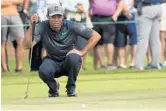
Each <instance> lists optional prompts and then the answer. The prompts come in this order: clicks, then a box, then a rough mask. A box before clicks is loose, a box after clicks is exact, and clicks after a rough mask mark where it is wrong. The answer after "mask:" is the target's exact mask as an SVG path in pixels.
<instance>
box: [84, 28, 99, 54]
mask: <svg viewBox="0 0 166 111" xmlns="http://www.w3.org/2000/svg"><path fill="white" fill-rule="evenodd" d="M100 39H101V36H100V35H99V34H98V33H97V32H96V31H94V30H93V32H92V36H91V37H90V39H89V40H88V42H87V44H86V46H85V47H84V48H83V49H82V50H81V53H82V55H85V54H86V53H87V52H88V50H89V49H90V48H92V47H93V46H95V45H96V43H97V42H98V41H99V40H100Z"/></svg>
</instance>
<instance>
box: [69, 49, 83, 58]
mask: <svg viewBox="0 0 166 111" xmlns="http://www.w3.org/2000/svg"><path fill="white" fill-rule="evenodd" d="M69 54H78V55H80V56H83V54H82V52H81V51H79V50H77V49H73V50H71V51H69V52H68V53H67V54H66V55H69Z"/></svg>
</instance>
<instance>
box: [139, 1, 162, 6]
mask: <svg viewBox="0 0 166 111" xmlns="http://www.w3.org/2000/svg"><path fill="white" fill-rule="evenodd" d="M160 4H161V3H155V4H153V3H144V2H143V3H142V6H153V5H160Z"/></svg>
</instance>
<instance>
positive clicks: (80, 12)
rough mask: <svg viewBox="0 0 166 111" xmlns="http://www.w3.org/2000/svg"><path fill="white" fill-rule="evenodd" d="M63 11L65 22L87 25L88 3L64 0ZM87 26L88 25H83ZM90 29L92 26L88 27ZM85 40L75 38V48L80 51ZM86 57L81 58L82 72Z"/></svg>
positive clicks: (79, 0) (85, 0)
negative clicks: (70, 21)
mask: <svg viewBox="0 0 166 111" xmlns="http://www.w3.org/2000/svg"><path fill="white" fill-rule="evenodd" d="M64 9H65V15H66V19H67V20H72V21H76V22H80V23H84V24H85V23H88V21H90V17H89V1H88V0H66V1H64ZM85 25H87V26H89V24H85ZM90 28H92V26H90ZM86 43H87V40H86V39H84V38H82V37H79V36H78V37H77V39H76V48H77V49H78V50H81V49H83V48H84V46H85V45H86ZM85 60H86V55H84V56H83V57H82V66H81V69H82V70H86V66H85Z"/></svg>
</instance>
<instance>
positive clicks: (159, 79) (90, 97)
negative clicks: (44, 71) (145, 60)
mask: <svg viewBox="0 0 166 111" xmlns="http://www.w3.org/2000/svg"><path fill="white" fill-rule="evenodd" d="M89 72H91V73H89ZM89 72H88V71H87V72H84V71H81V72H80V74H79V76H78V81H77V93H78V97H73V98H72V97H71V98H70V97H66V92H65V90H66V89H65V85H66V80H67V78H66V77H62V78H60V79H59V81H60V84H61V87H60V97H58V98H48V97H47V95H48V93H47V91H48V88H47V86H46V85H45V84H44V83H43V82H42V81H41V80H40V79H39V77H38V75H37V72H34V73H32V74H16V73H13V74H8V73H4V74H3V75H2V108H3V109H4V110H14V109H15V110H19V109H20V110H41V109H42V110H62V109H63V110H69V109H70V110H74V109H75V110H81V109H83V110H85V109H86V110H90V109H98V110H100V109H104V110H111V109H115V110H116V109H150V110H152V109H155V110H166V73H165V69H163V70H161V71H157V70H152V71H145V72H141V73H140V72H137V71H126V70H120V71H97V72H95V71H89ZM25 73H26V72H25ZM27 73H28V72H27ZM28 76H29V77H30V86H29V93H28V95H29V97H28V98H27V99H26V100H24V99H23V98H24V96H25V92H26V84H27V77H28Z"/></svg>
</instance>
